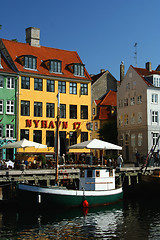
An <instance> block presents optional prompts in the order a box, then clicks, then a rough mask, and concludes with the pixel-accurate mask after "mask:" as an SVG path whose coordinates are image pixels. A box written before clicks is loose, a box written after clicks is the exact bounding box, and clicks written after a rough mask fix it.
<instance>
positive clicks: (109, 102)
mask: <svg viewBox="0 0 160 240" xmlns="http://www.w3.org/2000/svg"><path fill="white" fill-rule="evenodd" d="M100 105H106V106H117V92H115V91H112V90H110V91H109V92H108V93H107V94H106V96H105V97H104V99H103V100H102V101H101V103H100Z"/></svg>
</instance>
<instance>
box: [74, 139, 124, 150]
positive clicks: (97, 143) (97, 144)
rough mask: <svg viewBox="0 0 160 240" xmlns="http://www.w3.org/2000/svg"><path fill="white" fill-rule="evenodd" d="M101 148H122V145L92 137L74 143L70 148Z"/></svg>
mask: <svg viewBox="0 0 160 240" xmlns="http://www.w3.org/2000/svg"><path fill="white" fill-rule="evenodd" d="M84 148H88V149H100V150H122V147H120V146H118V145H115V144H113V143H109V142H105V141H102V140H99V139H96V138H95V139H92V140H89V141H85V142H81V143H78V144H74V145H72V146H70V147H69V149H84Z"/></svg>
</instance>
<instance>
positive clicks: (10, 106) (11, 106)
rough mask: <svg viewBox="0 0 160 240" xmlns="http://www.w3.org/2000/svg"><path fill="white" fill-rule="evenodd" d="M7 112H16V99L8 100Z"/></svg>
mask: <svg viewBox="0 0 160 240" xmlns="http://www.w3.org/2000/svg"><path fill="white" fill-rule="evenodd" d="M6 114H14V101H13V100H7V101H6Z"/></svg>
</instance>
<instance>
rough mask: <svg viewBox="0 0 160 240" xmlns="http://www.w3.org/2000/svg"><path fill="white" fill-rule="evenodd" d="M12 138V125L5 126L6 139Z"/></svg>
mask: <svg viewBox="0 0 160 240" xmlns="http://www.w3.org/2000/svg"><path fill="white" fill-rule="evenodd" d="M13 136H14V125H12V124H7V125H6V138H13Z"/></svg>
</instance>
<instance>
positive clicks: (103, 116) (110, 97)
mask: <svg viewBox="0 0 160 240" xmlns="http://www.w3.org/2000/svg"><path fill="white" fill-rule="evenodd" d="M95 102H96V103H97V105H98V113H97V116H96V119H99V120H107V119H110V118H111V107H110V106H113V107H116V106H117V92H115V91H112V90H110V91H109V92H107V93H106V94H105V96H103V97H102V98H101V100H95Z"/></svg>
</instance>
